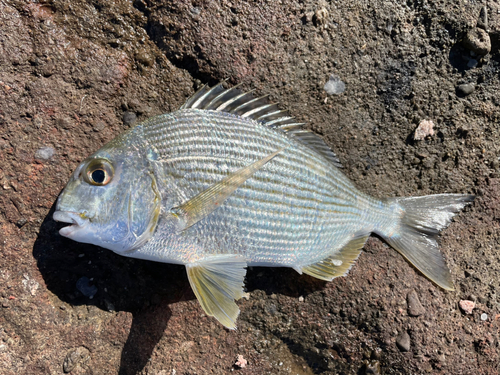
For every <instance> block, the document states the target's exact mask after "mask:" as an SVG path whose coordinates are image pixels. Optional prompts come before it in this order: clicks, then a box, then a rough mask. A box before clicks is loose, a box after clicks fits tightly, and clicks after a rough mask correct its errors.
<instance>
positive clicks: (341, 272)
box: [302, 236, 369, 281]
mask: <svg viewBox="0 0 500 375" xmlns="http://www.w3.org/2000/svg"><path fill="white" fill-rule="evenodd" d="M368 237H369V236H365V237H360V238H356V239H354V240H352V241H351V242H349V243H348V244H347V245H345V246H344V247H343V248H342V249H340V252H338V253H336V254H335V255H332V256H330V257H328V258H326V259H323V260H321V261H319V262H317V263H314V264H311V265H309V266H305V267H302V272H304V273H306V274H308V275H309V276H312V277H316V278H317V279H321V280H325V281H332V280H333V279H334V278H335V277H339V276H345V275H347V272H349V270H350V269H351V267H352V265H353V264H354V262H355V261H356V259H358V256H359V254H360V253H361V250H362V249H363V246H364V245H365V242H366V240H367V239H368Z"/></svg>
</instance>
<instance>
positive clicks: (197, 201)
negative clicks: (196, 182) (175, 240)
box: [172, 148, 284, 230]
mask: <svg viewBox="0 0 500 375" xmlns="http://www.w3.org/2000/svg"><path fill="white" fill-rule="evenodd" d="M283 150H284V148H281V149H279V150H278V151H276V152H274V153H272V154H270V155H268V156H266V157H264V158H262V159H260V160H257V161H256V162H254V163H252V164H250V165H247V166H246V167H244V168H241V169H238V170H237V171H236V172H234V173H231V174H230V175H229V176H227V177H225V178H223V179H222V180H220V181H219V182H217V183H215V184H213V185H212V186H210V187H209V188H208V189H206V190H204V191H202V192H201V193H199V194H198V195H196V196H195V197H193V198H191V199H189V200H188V201H187V202H184V203H183V204H181V205H180V206H179V207H175V208H173V209H172V212H173V213H174V214H176V215H177V216H179V217H180V218H181V219H182V220H183V225H182V230H185V229H187V228H189V227H190V226H192V225H194V224H196V223H197V222H198V221H200V220H202V219H203V218H205V217H207V216H208V215H210V214H211V213H212V212H214V211H215V210H216V209H217V208H218V207H220V206H221V205H222V204H223V203H224V201H225V200H226V199H227V198H229V197H230V196H231V194H232V193H234V191H235V190H236V189H237V188H238V187H240V186H241V185H242V184H243V183H244V182H245V181H246V180H248V179H249V178H250V177H252V175H253V174H254V173H255V172H257V171H258V170H259V169H260V168H262V167H263V166H264V164H266V163H267V162H269V161H270V160H271V159H273V158H274V157H275V156H276V155H278V154H279V153H280V152H281V151H283Z"/></svg>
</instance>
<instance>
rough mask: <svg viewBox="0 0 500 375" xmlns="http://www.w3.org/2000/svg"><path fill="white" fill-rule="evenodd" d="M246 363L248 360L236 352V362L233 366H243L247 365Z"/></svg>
mask: <svg viewBox="0 0 500 375" xmlns="http://www.w3.org/2000/svg"><path fill="white" fill-rule="evenodd" d="M247 365H248V361H247V360H246V359H245V358H243V356H242V355H241V354H238V356H237V357H236V362H235V363H234V366H236V367H238V368H245V367H247Z"/></svg>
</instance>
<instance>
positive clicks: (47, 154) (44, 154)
mask: <svg viewBox="0 0 500 375" xmlns="http://www.w3.org/2000/svg"><path fill="white" fill-rule="evenodd" d="M55 153H56V150H54V149H53V148H52V147H42V148H39V149H38V150H37V151H36V152H35V159H42V160H49V159H50V158H52V156H54V155H55Z"/></svg>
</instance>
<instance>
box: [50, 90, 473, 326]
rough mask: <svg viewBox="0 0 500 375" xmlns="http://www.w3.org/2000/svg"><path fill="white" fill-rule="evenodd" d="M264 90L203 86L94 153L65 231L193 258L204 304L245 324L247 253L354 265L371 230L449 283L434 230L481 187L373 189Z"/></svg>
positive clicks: (283, 262)
mask: <svg viewBox="0 0 500 375" xmlns="http://www.w3.org/2000/svg"><path fill="white" fill-rule="evenodd" d="M302 125H303V124H301V123H298V122H297V121H296V120H295V119H294V118H293V117H292V116H290V114H289V113H288V111H286V110H281V109H279V108H278V106H277V105H276V104H274V103H269V102H268V101H267V99H266V98H265V97H257V98H253V97H252V94H250V93H248V92H247V93H245V92H242V91H240V90H239V89H237V88H234V87H233V88H229V89H226V88H224V86H223V85H222V84H219V85H216V86H214V87H211V88H210V87H207V86H204V87H202V88H201V89H200V90H199V91H198V92H197V93H195V94H194V95H193V96H192V97H191V98H189V99H188V100H187V102H186V103H185V104H184V105H183V106H182V107H181V109H180V110H178V111H176V112H173V113H170V114H165V115H160V116H156V117H153V118H151V119H148V120H146V121H144V122H143V123H141V124H138V125H137V126H135V127H134V128H132V129H129V130H128V131H127V132H125V133H123V134H121V135H119V136H118V137H116V138H115V139H114V140H112V141H111V142H109V143H108V144H107V145H105V146H104V147H103V148H101V149H100V150H98V151H97V152H95V153H94V154H93V155H91V156H89V157H88V158H87V159H85V160H84V161H83V162H82V163H81V164H80V166H79V167H78V168H77V170H76V171H75V173H74V174H73V175H72V177H71V178H70V181H69V182H68V184H67V186H66V187H65V188H64V190H63V192H62V193H61V195H60V196H59V199H58V202H57V205H56V211H55V212H54V219H55V220H58V221H62V222H66V223H68V224H70V225H69V226H67V227H64V228H62V229H61V230H60V234H61V235H63V236H66V237H68V238H72V239H74V240H75V241H80V242H85V243H91V244H95V245H99V246H102V247H105V248H107V249H110V250H112V251H114V252H116V253H118V254H121V255H124V256H129V257H134V258H140V259H148V260H152V261H158V262H167V263H178V264H183V265H185V267H186V271H187V275H188V280H189V283H190V285H191V287H192V288H193V291H194V293H195V295H196V297H197V299H198V301H199V302H200V304H201V307H202V308H203V310H204V311H205V313H206V314H207V315H209V316H214V317H215V318H217V319H218V320H219V321H220V322H221V323H222V324H223V325H225V326H226V327H228V328H235V327H236V318H237V316H238V313H239V309H238V306H237V305H236V303H235V300H237V299H239V298H241V297H242V296H243V286H244V278H245V274H246V270H245V268H246V267H247V266H248V265H264V266H285V267H292V268H294V269H295V270H297V271H298V272H299V273H306V274H308V275H311V276H313V277H316V278H319V279H321V280H327V281H331V280H332V279H334V278H335V277H339V276H345V275H346V274H347V273H348V272H349V270H350V269H351V267H352V265H353V264H354V262H355V261H356V259H357V258H358V256H359V255H360V253H361V250H362V248H363V246H364V244H365V242H366V239H367V238H368V236H369V235H370V234H371V233H372V232H373V233H376V234H378V235H379V236H381V237H382V238H383V239H384V240H385V241H387V242H388V243H389V244H390V245H391V246H392V247H394V248H395V249H396V250H397V251H399V252H400V253H401V254H402V255H403V256H404V257H405V258H406V259H408V260H409V261H410V262H411V263H412V264H413V265H414V266H415V267H416V268H417V269H419V270H420V271H421V272H422V273H423V274H424V275H426V276H427V277H429V278H430V279H431V280H432V281H433V282H435V283H436V284H438V285H439V286H441V287H443V288H444V289H452V288H453V283H452V280H451V274H450V272H449V270H448V269H447V267H446V264H445V262H444V259H443V257H442V255H441V253H440V252H439V247H438V243H437V240H436V239H437V235H438V233H439V231H440V230H442V229H444V228H446V226H447V225H448V224H449V223H450V221H451V218H452V217H453V215H454V214H455V213H456V212H458V211H459V210H461V209H462V208H463V207H464V206H465V205H466V204H467V203H469V202H471V201H472V200H473V199H474V197H473V196H472V195H466V194H438V195H430V196H423V197H408V198H386V199H376V198H373V197H370V196H368V195H366V194H364V193H362V192H361V191H359V190H358V189H356V188H355V187H354V185H353V184H352V183H351V182H350V181H349V180H348V179H347V177H346V176H345V175H344V174H343V173H342V171H341V169H340V167H341V165H340V161H339V159H338V157H337V156H336V155H335V154H334V153H333V152H332V151H331V150H330V148H329V147H328V146H327V145H326V144H325V142H324V141H323V140H322V139H321V138H320V137H319V136H317V135H316V134H314V133H312V132H311V131H309V130H307V129H304V128H303V127H302Z"/></svg>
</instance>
